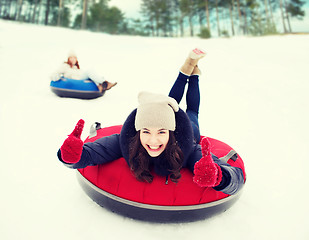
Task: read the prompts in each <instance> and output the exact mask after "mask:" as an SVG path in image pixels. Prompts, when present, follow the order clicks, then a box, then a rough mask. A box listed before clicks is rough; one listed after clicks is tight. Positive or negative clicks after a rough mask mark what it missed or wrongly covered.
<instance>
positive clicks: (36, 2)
mask: <svg viewBox="0 0 309 240" xmlns="http://www.w3.org/2000/svg"><path fill="white" fill-rule="evenodd" d="M37 7H38V0H35V2H34V7H33V13H32V18H31V22H32V23H35V17H36V9H37Z"/></svg>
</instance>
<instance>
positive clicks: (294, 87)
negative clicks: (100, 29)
mask: <svg viewBox="0 0 309 240" xmlns="http://www.w3.org/2000/svg"><path fill="white" fill-rule="evenodd" d="M0 36H1V37H0V74H1V88H0V103H1V105H0V131H1V140H0V141H1V144H0V152H1V168H0V182H1V203H0V213H1V217H0V237H1V239H4V240H11V239H14V240H15V239H44V240H47V239H53V240H54V239H74V240H78V239H109V240H111V239H135V240H140V239H147V240H148V239H181V240H183V239H216V240H219V239H240V240H241V239H246V240H248V239H250V240H252V239H259V240H260V239H309V230H308V219H307V217H308V215H309V211H308V200H307V201H306V199H307V196H308V189H309V187H308V184H309V181H308V168H309V163H308V162H309V161H308V160H309V153H308V151H309V150H308V146H309V137H308V136H309V132H308V129H309V128H308V122H309V116H308V115H309V114H308V107H309V106H308V103H309V96H308V90H309V81H308V80H309V78H308V67H309V65H308V60H309V59H308V52H309V35H286V36H268V37H257V38H253V37H235V38H228V39H210V40H202V39H199V38H183V39H179V38H173V39H169V38H143V37H128V36H110V35H106V34H101V33H91V32H87V31H75V30H68V29H62V28H55V27H44V26H38V25H28V24H20V23H13V22H8V21H3V20H0ZM196 46H198V47H201V48H203V49H205V50H206V51H207V53H208V55H207V56H206V57H205V58H204V59H203V60H201V62H200V64H199V66H200V68H201V69H202V72H203V75H202V78H201V80H200V86H201V93H202V99H201V108H200V125H201V132H202V134H203V135H207V136H210V137H213V138H216V139H219V140H221V141H224V142H226V143H228V144H229V145H231V146H232V147H233V148H234V149H235V150H236V151H238V153H239V154H240V155H241V157H242V158H243V160H244V162H245V166H246V171H247V178H248V179H247V183H246V185H245V188H244V191H243V193H242V195H241V197H240V199H239V200H238V201H237V202H236V204H235V205H234V206H232V207H231V208H230V209H229V210H228V211H226V212H225V213H222V214H220V215H216V216H215V217H213V218H210V219H207V220H204V221H198V222H193V223H183V224H154V223H147V222H141V221H136V220H132V219H128V218H125V217H122V216H119V215H116V214H114V213H112V212H110V211H108V210H106V209H104V208H101V207H100V206H98V205H97V204H96V203H94V202H93V201H92V200H91V199H90V198H89V197H88V196H87V195H86V194H85V193H84V192H83V190H82V189H81V187H80V186H79V184H78V182H77V180H76V176H75V171H74V170H71V169H68V168H66V167H65V166H63V165H62V164H61V163H60V162H59V161H58V159H57V156H56V152H57V150H58V148H59V147H60V146H61V144H62V142H63V141H64V139H65V138H66V136H67V135H68V134H69V133H71V131H72V130H73V128H74V126H75V124H76V122H77V121H78V120H79V119H80V118H83V119H84V120H85V121H86V124H85V129H84V132H83V135H82V138H83V139H85V138H86V137H87V135H88V133H89V128H90V126H91V124H92V123H94V122H95V121H99V122H101V123H102V125H103V126H111V125H116V124H122V123H123V121H124V120H125V118H126V117H127V115H128V114H129V113H130V112H131V111H132V110H133V109H134V108H135V107H136V105H137V94H138V92H139V91H141V90H147V91H153V92H157V93H164V94H168V91H169V89H170V87H171V86H172V84H173V81H174V80H175V78H176V76H177V74H178V69H179V67H180V65H181V64H182V63H183V61H184V59H185V57H186V56H187V53H188V52H189V50H190V49H192V48H194V47H196ZM72 48H73V49H75V50H76V52H77V54H78V58H79V62H80V65H81V67H82V68H84V69H87V68H94V69H96V70H97V71H98V72H100V73H101V74H102V75H104V76H105V78H107V79H108V80H110V81H117V82H118V85H117V86H116V87H115V88H113V89H112V90H110V91H108V92H107V93H106V94H105V96H103V97H102V98H98V99H94V100H80V99H64V98H59V97H57V96H56V95H55V94H53V93H52V92H51V91H50V88H49V83H50V79H49V76H50V74H51V73H52V72H53V71H54V70H55V68H56V67H58V66H59V64H61V62H63V61H65V60H66V56H67V52H68V51H69V50H70V49H72ZM181 107H183V108H184V103H182V105H181Z"/></svg>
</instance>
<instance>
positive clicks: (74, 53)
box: [68, 49, 77, 58]
mask: <svg viewBox="0 0 309 240" xmlns="http://www.w3.org/2000/svg"><path fill="white" fill-rule="evenodd" d="M68 57H76V58H77V55H76V52H75V51H74V50H73V49H71V50H70V51H69V52H68Z"/></svg>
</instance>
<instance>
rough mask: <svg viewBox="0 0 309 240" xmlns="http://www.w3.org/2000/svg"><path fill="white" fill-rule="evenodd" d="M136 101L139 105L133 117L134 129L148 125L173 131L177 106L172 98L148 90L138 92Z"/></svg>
mask: <svg viewBox="0 0 309 240" xmlns="http://www.w3.org/2000/svg"><path fill="white" fill-rule="evenodd" d="M138 102H139V106H138V107H137V112H136V117H135V129H136V131H139V130H141V129H142V128H149V127H156V128H163V129H167V130H171V131H175V128H176V121H175V112H178V110H179V106H178V103H177V102H176V100H175V99H174V98H171V97H168V96H165V95H161V94H154V93H150V92H140V93H139V95H138Z"/></svg>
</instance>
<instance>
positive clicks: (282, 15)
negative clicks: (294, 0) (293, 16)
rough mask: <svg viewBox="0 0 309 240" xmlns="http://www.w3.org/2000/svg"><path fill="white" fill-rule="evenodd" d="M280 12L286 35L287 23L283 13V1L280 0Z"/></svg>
mask: <svg viewBox="0 0 309 240" xmlns="http://www.w3.org/2000/svg"><path fill="white" fill-rule="evenodd" d="M280 11H281V18H282V24H283V31H284V33H287V30H286V26H285V22H284V12H283V5H282V0H280Z"/></svg>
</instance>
